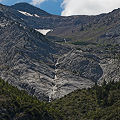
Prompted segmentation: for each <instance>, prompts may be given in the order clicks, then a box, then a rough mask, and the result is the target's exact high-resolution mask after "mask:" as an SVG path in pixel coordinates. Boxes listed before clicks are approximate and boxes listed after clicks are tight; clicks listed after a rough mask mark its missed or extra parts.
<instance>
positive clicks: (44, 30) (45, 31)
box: [35, 29, 53, 35]
mask: <svg viewBox="0 0 120 120" xmlns="http://www.w3.org/2000/svg"><path fill="white" fill-rule="evenodd" d="M35 30H36V31H38V32H40V33H42V34H43V35H46V34H47V33H48V32H52V31H53V30H51V29H35Z"/></svg>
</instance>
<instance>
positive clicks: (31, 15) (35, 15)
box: [18, 10, 40, 18]
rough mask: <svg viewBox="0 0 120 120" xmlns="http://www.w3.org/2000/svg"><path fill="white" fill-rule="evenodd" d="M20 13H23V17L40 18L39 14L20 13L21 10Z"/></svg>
mask: <svg viewBox="0 0 120 120" xmlns="http://www.w3.org/2000/svg"><path fill="white" fill-rule="evenodd" d="M18 12H20V13H22V14H23V15H26V16H30V17H33V16H34V17H38V18H39V17H40V16H39V15H37V14H34V15H33V14H30V13H27V12H24V11H20V10H18Z"/></svg>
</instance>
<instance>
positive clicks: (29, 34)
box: [0, 3, 120, 101]
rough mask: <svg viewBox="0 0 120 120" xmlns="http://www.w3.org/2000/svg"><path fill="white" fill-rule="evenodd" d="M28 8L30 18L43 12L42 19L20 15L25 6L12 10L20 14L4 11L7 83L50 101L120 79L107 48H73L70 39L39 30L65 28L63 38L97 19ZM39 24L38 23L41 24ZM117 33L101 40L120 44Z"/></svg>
mask: <svg viewBox="0 0 120 120" xmlns="http://www.w3.org/2000/svg"><path fill="white" fill-rule="evenodd" d="M21 5H23V3H22V4H20V6H21ZM25 5H26V10H28V11H26V12H29V13H30V14H35V12H38V13H39V15H40V17H39V18H38V16H37V18H36V16H32V17H30V16H29V17H28V16H25V15H22V14H21V13H20V12H18V11H17V10H15V9H17V7H18V8H19V9H20V10H22V7H20V6H19V4H18V5H17V7H16V5H15V6H12V7H13V8H14V9H12V8H11V7H6V6H3V5H0V76H1V77H2V78H3V79H5V80H6V81H8V82H9V83H11V84H13V85H14V86H17V87H18V88H19V89H25V90H26V91H28V92H29V94H31V95H35V96H37V97H38V98H39V99H40V100H46V101H51V100H52V99H56V98H61V97H63V96H64V95H66V94H68V93H70V92H72V91H74V90H76V89H82V88H89V87H91V86H93V85H94V84H95V82H100V83H101V82H102V81H103V80H104V79H105V80H106V81H110V80H116V81H118V80H119V79H120V75H119V62H118V61H117V59H116V58H115V59H114V60H113V58H111V53H110V52H108V51H107V50H106V48H107V47H98V46H96V44H92V45H91V44H89V42H88V43H87V44H86V45H82V46H81V45H72V44H69V43H68V42H69V39H63V38H59V37H56V36H55V37H54V36H53V37H48V36H43V35H42V34H40V33H39V32H37V31H36V30H34V28H36V26H38V27H41V25H43V28H48V26H51V27H50V28H55V29H56V30H59V29H57V27H59V26H60V25H62V26H64V28H65V31H62V32H69V31H68V27H67V26H69V25H71V23H72V25H73V24H74V22H75V21H76V20H78V19H80V21H77V22H76V24H77V26H78V23H79V22H80V24H81V23H82V24H83V22H84V24H86V22H87V21H91V19H93V18H95V17H90V16H89V17H88V16H72V17H60V16H54V15H50V14H47V13H46V12H44V11H41V10H39V9H38V8H35V7H34V10H33V11H29V10H31V7H32V8H33V6H31V5H30V6H29V5H28V4H25ZM27 7H28V8H29V9H27ZM23 10H24V9H23ZM41 12H42V13H41ZM36 14H37V13H36ZM41 14H42V15H41ZM111 14H112V13H111ZM44 15H45V16H44ZM99 17H104V15H101V16H99ZM99 17H97V19H98V18H99ZM21 18H22V19H21ZM28 18H30V19H28ZM33 21H36V22H35V24H33V23H34V22H33ZM38 21H39V22H38ZM51 21H52V23H51ZM53 21H54V22H53ZM68 21H69V22H68ZM37 23H38V24H37ZM43 23H44V24H43ZM58 23H59V24H58ZM63 23H64V24H63ZM100 23H101V24H103V23H104V22H103V21H101V22H100ZM76 24H74V25H75V26H76ZM65 25H66V26H65ZM72 25H71V26H72ZM114 29H115V28H113V29H111V32H109V31H107V32H106V33H105V32H104V34H102V35H101V39H97V40H98V41H100V40H104V39H105V38H107V41H108V40H109V38H115V39H114V41H115V40H116V41H117V42H116V43H118V42H119V40H118V38H119V36H118V33H119V25H118V26H117V28H116V31H114ZM81 32H82V33H83V30H80V31H79V33H80V35H81ZM55 35H57V34H55ZM76 36H77V35H76ZM82 36H83V34H82V35H81V37H82ZM64 37H65V36H64ZM48 38H50V39H48ZM56 39H57V40H56ZM52 41H54V42H52ZM55 41H60V42H62V43H56V42H55ZM95 41H96V39H95ZM64 43H65V44H64ZM116 50H117V53H119V52H120V47H119V46H117V48H116ZM112 55H113V54H112ZM111 60H112V61H111ZM116 61H117V62H116Z"/></svg>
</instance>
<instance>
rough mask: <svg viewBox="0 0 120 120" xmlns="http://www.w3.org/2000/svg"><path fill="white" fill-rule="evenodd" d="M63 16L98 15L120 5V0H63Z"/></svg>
mask: <svg viewBox="0 0 120 120" xmlns="http://www.w3.org/2000/svg"><path fill="white" fill-rule="evenodd" d="M61 6H62V7H63V11H62V13H61V15H62V16H70V15H97V14H101V13H107V12H110V11H112V10H113V9H115V8H119V7H120V0H63V3H62V5H61Z"/></svg>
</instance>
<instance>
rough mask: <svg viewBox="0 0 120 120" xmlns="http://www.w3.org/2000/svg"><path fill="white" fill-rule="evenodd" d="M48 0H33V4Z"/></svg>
mask: <svg viewBox="0 0 120 120" xmlns="http://www.w3.org/2000/svg"><path fill="white" fill-rule="evenodd" d="M45 1H47V0H32V2H31V4H33V5H40V4H41V3H43V2H45Z"/></svg>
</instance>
